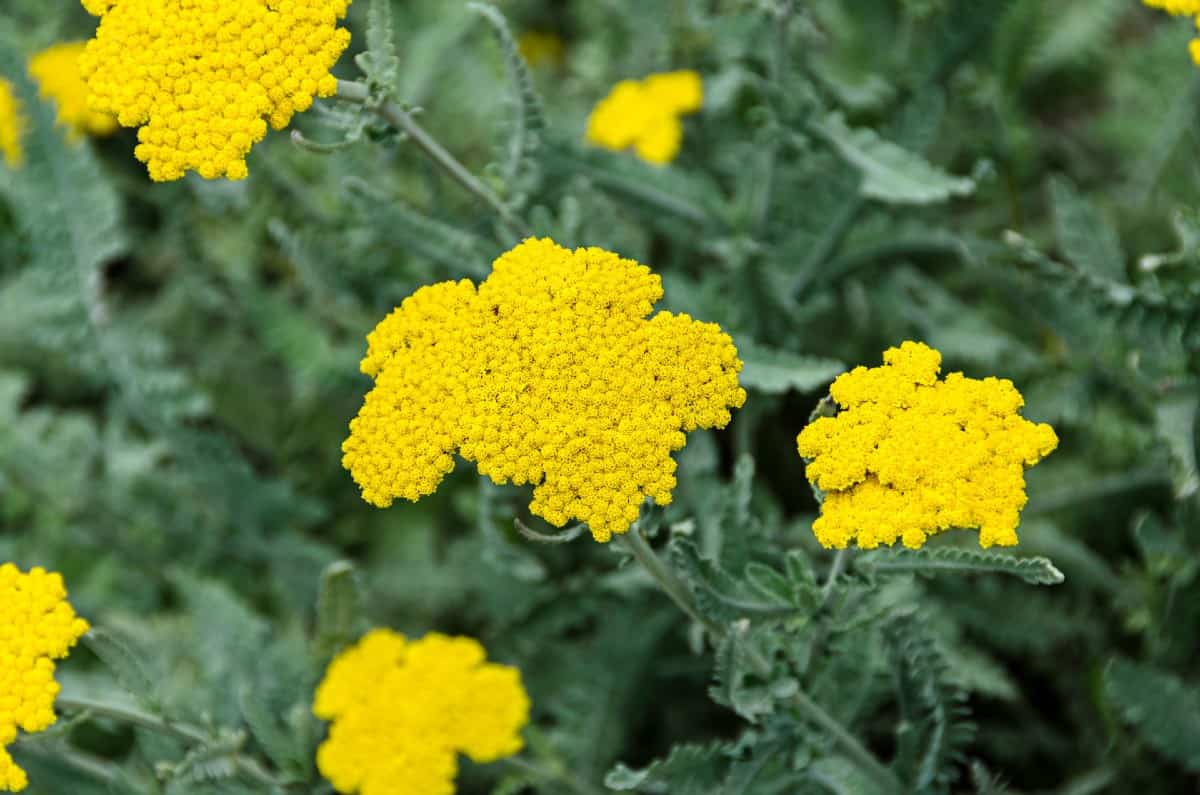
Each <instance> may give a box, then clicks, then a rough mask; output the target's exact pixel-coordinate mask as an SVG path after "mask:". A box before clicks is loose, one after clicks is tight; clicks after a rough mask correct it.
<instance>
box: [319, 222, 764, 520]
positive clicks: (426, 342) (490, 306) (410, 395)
mask: <svg viewBox="0 0 1200 795" xmlns="http://www.w3.org/2000/svg"><path fill="white" fill-rule="evenodd" d="M661 297H662V283H661V281H660V280H659V277H658V276H656V275H654V274H653V273H650V270H649V268H647V267H644V265H640V264H637V263H636V262H632V261H630V259H622V258H620V257H618V256H617V255H614V253H611V252H608V251H604V250H600V249H577V250H576V251H570V250H568V249H563V247H562V246H558V245H557V244H554V243H553V241H552V240H548V239H544V240H538V239H529V240H526V241H524V243H522V244H521V245H518V246H517V247H515V249H512V250H511V251H509V252H506V253H504V255H502V256H500V257H499V258H498V259H497V261H496V262H494V263H493V265H492V273H491V275H490V276H488V277H487V279H486V280H485V281H484V282H482V283H481V285H480V286H479V288H478V289H476V288H475V286H474V285H473V283H472V282H470V281H467V280H463V281H460V282H442V283H438V285H433V286H432V287H422V288H421V289H419V291H416V292H415V293H414V294H413V295H410V297H409V298H407V299H404V301H403V303H402V304H401V306H400V309H397V310H396V311H394V312H392V313H391V315H389V316H388V317H386V318H384V319H383V322H380V323H379V325H378V327H377V328H376V329H374V331H372V333H371V334H370V335H368V336H367V355H366V358H365V359H364V360H362V365H361V366H362V372H365V373H367V375H368V376H372V377H373V378H374V379H376V387H374V389H372V390H371V391H370V393H368V394H367V396H366V400H365V402H364V406H362V408H361V411H360V412H359V416H358V417H356V418H355V419H354V420H353V422H352V423H350V436H349V438H348V440H346V443H344V444H343V446H342V452H343V453H344V456H343V459H342V465H343V466H344V467H346V468H347V470H349V471H350V473H352V474H353V476H354V479H355V482H358V484H359V486H361V489H362V498H364V500H366V501H367V502H370V503H372V504H376V506H379V507H388V506H390V504H391V502H392V500H395V498H396V497H403V498H406V500H412V501H415V500H418V498H420V497H421V496H424V495H427V494H432V492H433V490H434V489H437V486H438V484H439V483H440V482H442V478H443V477H444V476H445V474H446V473H449V472H450V471H451V470H452V468H454V458H452V455H454V453H455V450H456V449H457V450H458V452H460V453H461V454H462V456H463V458H464V459H467V460H469V461H475V462H476V464H478V466H479V472H480V473H481V474H486V476H490V477H491V478H492V480H494V482H496V483H506V482H512V483H515V484H517V485H521V484H526V483H530V484H534V486H535V488H534V491H533V502H532V503H530V504H529V509H530V510H532V512H533V513H535V514H538V515H539V516H542V518H544V519H546V520H547V521H548V522H551V524H553V525H556V526H563V525H564V524H566V522H568V521H569V520H570V519H572V518H574V519H577V520H581V521H586V522H588V525H589V527H590V528H592V534H593V536H594V537H595V539H596V540H600V542H606V540H608V539H610V538H611V537H612V534H613V533H623V532H625V531H626V530H628V528H629V525H630V524H631V522H632V521H634V520H635V519H636V518H637V512H638V507H640V506H641V503H642V501H643V500H644V497H647V496H649V497H653V498H654V501H655V502H658V503H659V504H667V503H668V502H671V491H672V489H674V484H676V479H674V468H676V462H674V460H673V459H672V458H671V453H672V452H673V450H678V449H680V448H682V447H683V446H684V444H685V443H686V437H685V436H684V431H692V430H695V429H697V428H724V426H725V425H726V424H728V422H730V411H728V410H730V408H738V407H740V406H742V404H743V402H744V401H745V391H744V390H743V389H742V388H740V387H739V385H738V372H739V371H740V370H742V361H740V360H739V359H738V354H737V349H736V348H734V347H733V341H732V340H731V339H730V337H728V335H727V334H725V333H722V331H721V329H720V328H719V327H718V325H716V324H714V323H701V322H698V321H694V319H691V317H689V316H688V315H672V313H671V312H659V313H658V315H655V316H654V317H653V318H649V319H647V316H648V315H649V313H650V311H652V309H653V305H654V303H655V301H658V300H659V299H660V298H661Z"/></svg>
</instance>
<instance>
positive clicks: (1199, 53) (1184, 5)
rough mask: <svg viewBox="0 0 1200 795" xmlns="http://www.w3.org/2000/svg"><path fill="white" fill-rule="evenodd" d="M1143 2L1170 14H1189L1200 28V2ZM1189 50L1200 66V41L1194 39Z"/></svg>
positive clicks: (1156, 0)
mask: <svg viewBox="0 0 1200 795" xmlns="http://www.w3.org/2000/svg"><path fill="white" fill-rule="evenodd" d="M1142 2H1143V3H1145V4H1146V5H1148V6H1150V7H1151V8H1161V9H1162V10H1163V11H1166V12H1167V13H1169V14H1187V15H1188V16H1191V17H1195V18H1196V25H1197V27H1200V0H1142ZM1188 50H1189V51H1190V52H1191V54H1192V60H1193V61H1195V62H1196V63H1197V64H1200V39H1192V41H1191V43H1190V44H1189V45H1188Z"/></svg>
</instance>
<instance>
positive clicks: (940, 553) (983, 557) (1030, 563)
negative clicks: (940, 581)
mask: <svg viewBox="0 0 1200 795" xmlns="http://www.w3.org/2000/svg"><path fill="white" fill-rule="evenodd" d="M854 565H855V567H857V568H859V569H862V570H866V571H875V572H916V573H918V574H931V575H932V574H938V573H941V572H950V573H955V574H1007V575H1009V576H1011V577H1017V578H1019V579H1022V580H1024V581H1025V582H1027V583H1029V584H1030V585H1058V584H1060V583H1061V582H1063V580H1064V579H1065V578H1064V577H1063V573H1062V572H1061V571H1059V570H1058V569H1057V568H1055V567H1054V564H1053V563H1051V562H1050V560H1049V559H1047V558H1042V557H1035V558H1018V557H1016V556H1014V555H1008V554H1005V553H1003V552H985V551H983V550H975V549H959V548H958V547H943V548H940V549H897V550H877V551H872V552H864V553H863V554H861V555H859V556H857V557H856V558H855V563H854Z"/></svg>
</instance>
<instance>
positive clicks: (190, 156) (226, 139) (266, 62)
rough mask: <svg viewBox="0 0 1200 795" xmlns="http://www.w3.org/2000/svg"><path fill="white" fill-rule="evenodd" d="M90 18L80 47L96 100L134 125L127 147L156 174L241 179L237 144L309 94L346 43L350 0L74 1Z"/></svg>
mask: <svg viewBox="0 0 1200 795" xmlns="http://www.w3.org/2000/svg"><path fill="white" fill-rule="evenodd" d="M82 2H83V5H84V7H85V8H86V9H87V10H88V11H89V12H90V13H92V14H93V15H95V16H98V17H100V18H101V19H100V26H99V28H98V29H97V31H96V36H95V38H94V39H92V40H91V41H89V42H88V44H87V50H86V51H85V52H84V54H83V56H82V57H81V58H80V68H81V70H82V72H83V76H84V79H85V80H86V81H87V84H88V87H89V89H90V92H91V96H90V100H89V101H90V104H91V108H92V109H93V110H94V111H97V112H100V113H111V114H113V115H115V116H116V117H117V120H118V121H119V122H120V123H121V124H122V125H123V126H125V127H137V126H141V129H140V130H139V131H138V141H139V142H140V144H139V146H138V147H137V149H136V150H135V151H134V155H135V157H137V159H138V160H141V161H142V162H144V163H145V164H146V165H147V167H148V169H149V172H150V177H151V178H152V179H154V180H157V181H167V180H174V179H179V178H180V177H182V176H183V174H184V172H186V171H189V170H190V171H195V172H196V173H198V174H199V175H200V176H202V177H204V178H205V179H216V178H219V177H228V178H229V179H242V178H244V177H245V176H246V175H247V174H248V173H249V171H248V169H247V167H246V155H247V153H248V152H249V151H250V147H251V146H252V145H253V144H255V143H257V142H258V141H261V140H262V139H263V137H264V136H265V135H266V133H267V121H269V122H270V123H271V125H272V126H273V127H274V128H275V129H277V130H278V129H282V128H284V127H286V126H287V124H288V122H289V121H291V118H292V115H293V114H294V113H296V112H298V111H305V110H308V108H309V107H311V106H312V102H313V97H317V96H320V97H328V96H332V95H333V94H334V93H335V92H336V91H337V80H336V79H335V78H334V77H333V75H331V74H330V73H329V70H330V68H331V67H332V66H333V64H334V63H335V62H336V61H337V60H338V58H339V57H340V56H341V54H342V51H343V50H345V49H346V46H347V45H348V44H349V43H350V33H349V31H347V30H346V29H344V28H339V27H338V26H337V25H338V20H339V19H341V18H342V17H344V16H345V14H346V8H347V6H348V5H349V4H350V0H205V2H197V1H196V0H82Z"/></svg>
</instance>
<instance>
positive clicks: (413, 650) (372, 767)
mask: <svg viewBox="0 0 1200 795" xmlns="http://www.w3.org/2000/svg"><path fill="white" fill-rule="evenodd" d="M486 656H487V655H486V652H485V651H484V649H483V646H481V645H480V644H479V642H478V641H475V640H473V639H471V638H452V637H447V636H446V635H439V634H436V633H433V634H429V635H426V636H425V637H424V638H422V639H421V640H417V641H411V642H410V641H408V640H407V639H405V637H404V636H403V635H400V634H397V633H395V632H392V631H390V630H387V629H377V630H374V631H372V632H370V633H368V634H367V635H366V636H365V637H363V639H362V640H361V641H359V643H358V644H357V645H356V646H353V647H352V648H350V649H348V650H346V651H344V652H342V653H341V654H340V655H339V656H338V657H337V658H336V659H334V661H333V662H332V663H330V665H329V669H328V670H327V671H326V672H325V678H324V679H323V680H322V681H321V684H320V685H319V686H318V687H317V692H316V699H315V703H314V705H313V713H314V714H315V715H316V716H317V717H319V718H322V719H324V720H328V721H331V722H332V725H331V726H330V729H329V737H328V738H327V739H326V740H325V742H324V743H322V744H321V747H320V748H319V749H317V767H318V769H320V771H321V775H323V776H325V778H327V779H328V780H329V781H330V783H332V784H333V786H334V789H336V790H337V791H338V792H343V793H354V792H361V793H362V795H452V794H453V792H454V778H455V776H456V775H457V773H458V759H457V754H458V753H460V752H461V753H463V754H466V755H467V756H468V757H470V758H471V759H472V760H473V761H475V762H481V763H486V762H494V761H496V760H497V759H501V758H503V757H506V756H511V755H512V754H515V753H517V752H518V751H520V750H521V747H522V745H523V742H522V740H521V734H520V732H521V729H522V727H524V726H525V724H526V723H528V722H529V706H530V704H529V697H528V695H526V693H525V688H524V686H523V685H522V684H521V674H520V672H519V671H518V670H517V669H516V668H512V667H510V666H507V665H497V664H495V663H489V662H486Z"/></svg>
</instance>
